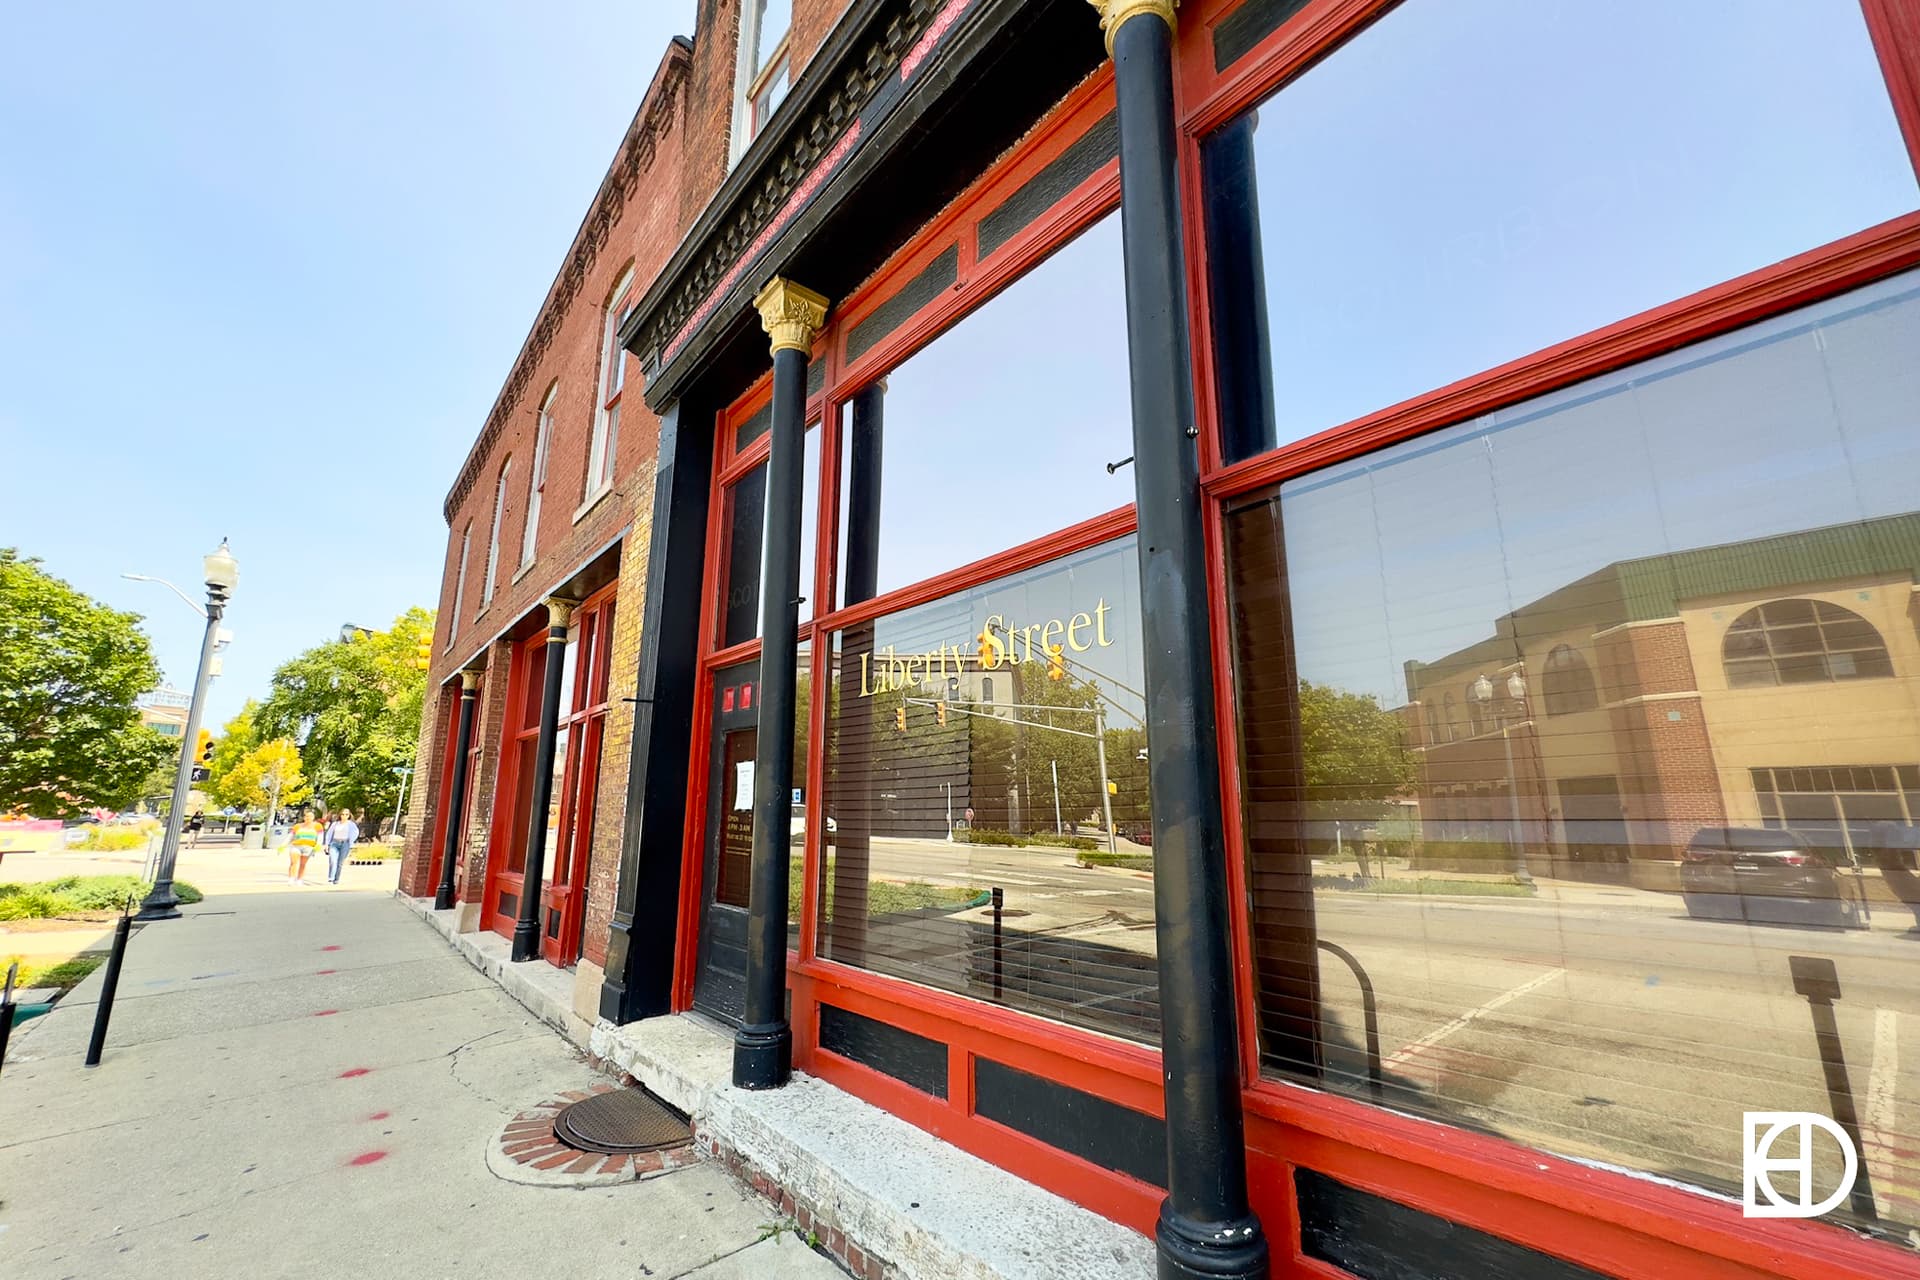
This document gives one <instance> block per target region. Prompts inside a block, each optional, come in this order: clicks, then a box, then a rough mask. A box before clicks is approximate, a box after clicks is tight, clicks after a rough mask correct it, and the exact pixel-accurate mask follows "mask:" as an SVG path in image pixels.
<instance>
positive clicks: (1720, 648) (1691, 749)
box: [1402, 513, 1920, 889]
mask: <svg viewBox="0 0 1920 1280" xmlns="http://www.w3.org/2000/svg"><path fill="white" fill-rule="evenodd" d="M1916 579H1920V514H1914V513H1908V514H1903V515H1896V516H1889V517H1885V518H1882V519H1877V520H1866V521H1861V522H1858V523H1854V524H1844V525H1831V526H1826V527H1823V528H1817V529H1807V530H1802V531H1799V532H1794V533H1785V534H1780V535H1777V536H1774V537H1769V538H1756V539H1751V540H1748V541H1744V542H1737V543H1729V544H1726V545H1723V546H1714V547H1700V548H1695V549H1692V550H1687V551H1679V552H1674V553H1671V554H1666V555H1658V556H1648V557H1644V558H1640V559H1634V560H1622V561H1618V562H1616V563H1613V564H1610V565H1608V566H1606V567H1605V568H1603V569H1600V570H1598V571H1596V572H1594V573H1591V574H1589V575H1587V576H1585V577H1583V578H1580V579H1578V580H1577V581H1574V582H1570V583H1568V584H1567V585H1566V586H1564V587H1562V588H1560V589H1559V590H1557V591H1553V592H1551V593H1549V594H1547V595H1545V596H1542V597H1540V598H1539V599H1536V600H1534V601H1531V602H1530V603H1528V604H1526V605H1524V606H1522V607H1521V608H1519V609H1516V610H1514V611H1513V612H1512V613H1510V614H1507V615H1506V616H1504V617H1501V618H1499V619H1496V620H1495V623H1494V627H1493V634H1492V635H1491V636H1490V637H1488V638H1487V639H1485V640H1482V641H1479V642H1478V643H1475V644H1472V645H1469V646H1467V647H1465V648H1461V649H1457V650H1455V651H1454V652H1452V653H1449V654H1446V655H1445V656H1443V657H1440V658H1436V659H1433V660H1431V661H1410V662H1408V663H1407V664H1406V682H1407V688H1408V691H1409V693H1410V694H1411V695H1412V696H1411V700H1410V701H1409V703H1408V704H1407V706H1406V708H1405V709H1404V711H1403V713H1402V720H1403V723H1404V724H1405V725H1406V729H1407V733H1408V737H1409V742H1410V744H1411V745H1412V746H1413V748H1414V750H1415V753H1416V755H1417V757H1418V761H1419V779H1420V781H1419V811H1420V823H1421V836H1422V839H1421V841H1420V847H1419V850H1418V852H1417V853H1416V855H1415V856H1416V860H1417V862H1419V863H1421V864H1424V865H1427V866H1430V867H1435V868H1441V869H1456V870H1468V869H1474V868H1475V867H1476V866H1482V865H1484V864H1485V863H1487V862H1488V861H1489V859H1491V860H1493V861H1495V862H1499V861H1502V860H1503V859H1504V857H1505V855H1496V854H1495V853H1494V851H1493V849H1492V848H1491V847H1490V846H1505V847H1506V848H1507V849H1508V850H1512V848H1513V846H1514V845H1516V844H1517V845H1519V846H1521V847H1522V848H1521V850H1520V852H1522V853H1523V855H1524V859H1525V862H1526V865H1527V866H1528V867H1529V868H1530V869H1531V870H1532V871H1533V873H1534V874H1536V875H1539V874H1551V875H1556V876H1571V877H1576V878H1588V879H1605V878H1619V879H1623V880H1629V881H1631V882H1632V883H1634V884H1637V885H1640V886H1642V887H1647V888H1663V889H1664V888H1677V887H1678V882H1677V879H1676V876H1675V873H1674V870H1673V868H1674V866H1675V865H1676V864H1677V863H1678V862H1679V861H1680V859H1681V858H1682V855H1683V853H1684V851H1685V849H1686V847H1687V843H1688V841H1689V840H1691V839H1692V837H1693V835H1694V833H1695V832H1697V831H1698V830H1700V829H1701V828H1702V827H1719V826H1732V827H1788V828H1792V829H1794V830H1796V831H1799V832H1801V833H1803V834H1805V835H1806V836H1808V837H1809V838H1810V839H1811V840H1813V841H1815V842H1818V843H1821V844H1824V845H1826V846H1829V847H1832V848H1834V849H1836V850H1840V851H1843V852H1844V853H1845V854H1846V855H1847V858H1848V860H1849V861H1853V862H1858V861H1860V860H1862V859H1863V856H1864V855H1863V853H1862V850H1863V849H1865V848H1866V847H1868V845H1869V842H1870V839H1871V834H1872V828H1873V825H1874V824H1876V823H1886V822H1893V823H1899V824H1903V825H1904V824H1911V823H1913V822H1914V821H1915V818H1916V812H1917V811H1920V696H1917V694H1916V690H1920V586H1916Z"/></svg>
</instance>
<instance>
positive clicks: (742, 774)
mask: <svg viewBox="0 0 1920 1280" xmlns="http://www.w3.org/2000/svg"><path fill="white" fill-rule="evenodd" d="M733 807H734V808H736V809H751V808H753V761H751V760H737V761H735V762H734V766H733Z"/></svg>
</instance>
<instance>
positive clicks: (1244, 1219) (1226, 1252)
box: [1093, 0, 1268, 1280]
mask: <svg viewBox="0 0 1920 1280" xmlns="http://www.w3.org/2000/svg"><path fill="white" fill-rule="evenodd" d="M1093 3H1094V4H1095V6H1096V7H1097V8H1099V9H1100V11H1101V19H1102V22H1101V25H1102V26H1103V27H1105V28H1106V31H1107V48H1108V51H1109V52H1110V53H1112V55H1113V61H1114V90H1115V95H1116V97H1117V98H1118V104H1119V115H1120V209H1121V224H1122V232H1121V236H1122V243H1123V252H1124V256H1125V259H1126V273H1127V348H1128V353H1129V357H1130V365H1131V373H1132V378H1131V381H1132V387H1133V442H1134V443H1133V452H1134V459H1135V461H1134V467H1133V474H1134V486H1135V489H1134V491H1135V495H1136V497H1137V500H1138V504H1139V517H1140V532H1139V542H1140V595H1141V601H1140V603H1141V613H1142V627H1141V630H1142V636H1143V638H1144V641H1145V649H1146V676H1147V684H1146V687H1147V699H1146V705H1147V742H1148V749H1149V752H1150V754H1149V757H1148V761H1149V763H1148V780H1149V784H1150V786H1151V787H1152V793H1153V827H1154V831H1153V861H1154V906H1155V912H1156V916H1157V927H1156V938H1157V941H1158V944H1159V964H1160V1020H1161V1033H1160V1051H1161V1058H1162V1063H1161V1065H1162V1069H1163V1074H1164V1076H1165V1079H1166V1107H1167V1198H1166V1200H1165V1201H1164V1202H1163V1203H1162V1204H1161V1206H1160V1221H1159V1226H1158V1229H1157V1230H1156V1232H1155V1242H1156V1244H1157V1246H1158V1251H1159V1274H1160V1276H1161V1277H1162V1280H1198V1278H1200V1277H1209V1278H1212V1280H1219V1278H1221V1277H1232V1278H1233V1280H1256V1278H1260V1277H1265V1276H1266V1275H1267V1274H1268V1257H1267V1241H1266V1237H1265V1235H1264V1233H1263V1232H1262V1231H1261V1227H1260V1220H1259V1219H1258V1218H1257V1217H1255V1216H1254V1214H1253V1210H1252V1208H1251V1206H1250V1205H1249V1203H1248V1200H1247V1165H1246V1142H1245V1137H1244V1132H1243V1122H1242V1119H1241V1114H1240V1053H1239V1047H1238V1041H1237V1039H1236V1036H1235V1024H1234V994H1233V963H1232V949H1231V945H1230V939H1229V935H1228V926H1227V906H1228V903H1227V891H1226V884H1227V877H1226V853H1225V848H1224V845H1223V841H1222V839H1221V822H1220V819H1221V813H1220V776H1219V761H1218V757H1217V756H1216V754H1215V749H1214V748H1215V737H1214V715H1213V664H1212V660H1211V656H1210V655H1211V646H1210V635H1209V627H1208V621H1207V619H1208V611H1207V577H1206V557H1205V554H1204V538H1203V532H1202V524H1201V504H1200V482H1199V458H1198V455H1197V451H1196V448H1195V439H1194V425H1193V424H1194V409H1193V371H1192V368H1191V367H1190V354H1189V353H1190V350H1191V348H1190V346H1189V343H1188V319H1187V293H1186V289H1187V279H1186V260H1185V255H1184V254H1183V253H1182V251H1181V244H1182V235H1183V228H1182V225H1181V216H1180V184H1179V170H1178V152H1177V150H1176V145H1177V138H1178V135H1177V134H1176V132H1175V129H1174V119H1173V0H1093Z"/></svg>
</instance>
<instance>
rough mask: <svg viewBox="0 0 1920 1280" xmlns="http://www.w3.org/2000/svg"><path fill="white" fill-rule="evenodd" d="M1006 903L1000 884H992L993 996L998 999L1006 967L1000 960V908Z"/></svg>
mask: <svg viewBox="0 0 1920 1280" xmlns="http://www.w3.org/2000/svg"><path fill="white" fill-rule="evenodd" d="M1005 903H1006V896H1005V895H1004V894H1003V893H1001V891H1000V886H999V885H995V886H993V998H994V1000H995V1001H998V1000H999V999H1000V992H1001V984H1002V982H1003V981H1004V980H1005V978H1006V968H1005V966H1004V965H1003V964H1002V962H1001V950H1000V909H1001V907H1002V906H1003V905H1004V904H1005Z"/></svg>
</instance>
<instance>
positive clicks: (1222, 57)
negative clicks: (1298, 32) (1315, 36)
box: [1213, 0, 1307, 71]
mask: <svg viewBox="0 0 1920 1280" xmlns="http://www.w3.org/2000/svg"><path fill="white" fill-rule="evenodd" d="M1306 7H1307V0H1247V3H1245V4H1243V5H1241V6H1240V7H1239V8H1238V9H1235V10H1234V11H1233V12H1232V13H1230V14H1228V15H1227V16H1226V17H1225V18H1223V19H1221V21H1220V24H1219V25H1218V26H1216V27H1215V28H1214V29H1213V69H1214V70H1215V71H1225V70H1226V69H1227V68H1228V67H1230V66H1232V65H1233V64H1234V63H1236V62H1238V61H1240V59H1241V58H1243V57H1245V56H1246V55H1247V53H1248V52H1250V51H1251V50H1252V49H1253V47H1254V46H1255V45H1257V44H1259V43H1260V42H1261V41H1262V40H1265V39H1266V38H1267V37H1268V36H1270V35H1272V34H1273V33H1274V32H1276V31H1278V30H1279V29H1280V28H1281V27H1282V26H1284V25H1285V24H1286V21H1287V19H1288V18H1291V17H1292V16H1293V15H1294V14H1296V13H1298V12H1300V11H1301V10H1302V9H1304V8H1306Z"/></svg>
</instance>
